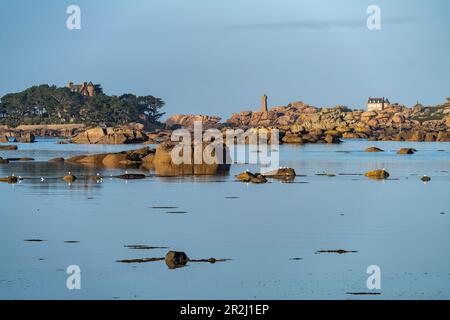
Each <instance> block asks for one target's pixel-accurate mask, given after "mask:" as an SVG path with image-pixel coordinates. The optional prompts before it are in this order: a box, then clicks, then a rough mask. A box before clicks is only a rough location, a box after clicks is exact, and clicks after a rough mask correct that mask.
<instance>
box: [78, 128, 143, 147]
mask: <svg viewBox="0 0 450 320" xmlns="http://www.w3.org/2000/svg"><path fill="white" fill-rule="evenodd" d="M148 140H149V137H148V136H147V134H146V133H145V132H144V131H142V130H137V129H134V128H129V127H117V128H100V127H97V128H92V129H88V130H86V131H84V132H81V133H79V134H77V135H75V136H73V137H72V138H71V140H70V141H71V142H72V143H76V144H130V143H143V142H146V141H148Z"/></svg>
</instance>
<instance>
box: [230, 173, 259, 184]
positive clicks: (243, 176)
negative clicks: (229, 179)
mask: <svg viewBox="0 0 450 320" xmlns="http://www.w3.org/2000/svg"><path fill="white" fill-rule="evenodd" d="M235 177H236V180H238V181H242V182H250V180H252V179H253V178H255V175H254V174H253V173H251V172H250V171H245V172H242V173H240V174H238V175H236V176H235Z"/></svg>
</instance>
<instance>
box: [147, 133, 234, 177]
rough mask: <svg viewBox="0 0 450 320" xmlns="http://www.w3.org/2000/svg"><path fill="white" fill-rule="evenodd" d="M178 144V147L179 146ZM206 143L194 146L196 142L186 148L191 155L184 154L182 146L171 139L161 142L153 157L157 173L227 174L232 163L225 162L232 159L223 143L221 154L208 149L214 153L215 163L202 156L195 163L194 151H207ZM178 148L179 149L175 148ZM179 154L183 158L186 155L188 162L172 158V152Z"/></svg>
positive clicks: (178, 174)
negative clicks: (206, 160) (205, 159)
mask: <svg viewBox="0 0 450 320" xmlns="http://www.w3.org/2000/svg"><path fill="white" fill-rule="evenodd" d="M177 146H178V147H177ZM206 147H207V145H206V144H200V145H198V144H197V147H196V148H194V144H191V145H190V146H188V147H187V148H186V149H187V150H190V151H189V152H190V155H189V154H187V155H184V150H182V149H181V148H180V145H178V143H174V142H171V141H168V142H164V143H161V144H160V145H159V146H158V147H157V149H156V153H155V156H154V158H153V166H154V168H155V171H156V174H157V175H160V176H183V175H215V174H226V173H228V172H229V170H230V164H227V163H224V162H226V161H227V159H230V154H229V150H228V148H227V147H226V146H225V145H223V146H222V152H221V154H216V152H215V150H212V149H210V150H209V151H211V152H208V150H206V152H207V153H210V154H211V155H212V158H213V159H212V160H214V161H213V163H211V164H208V163H206V162H205V161H204V160H203V158H202V157H200V161H197V162H198V163H194V152H196V151H197V152H199V153H200V152H205V148H206ZM175 148H177V149H175ZM177 151H179V152H178V154H177V156H178V157H180V159H181V158H183V156H185V158H186V162H187V163H185V162H182V161H174V159H172V152H173V153H174V154H175V153H177Z"/></svg>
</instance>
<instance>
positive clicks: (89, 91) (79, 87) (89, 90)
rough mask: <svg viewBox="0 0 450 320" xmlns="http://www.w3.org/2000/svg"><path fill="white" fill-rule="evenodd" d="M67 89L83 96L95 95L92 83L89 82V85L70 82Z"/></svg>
mask: <svg viewBox="0 0 450 320" xmlns="http://www.w3.org/2000/svg"><path fill="white" fill-rule="evenodd" d="M67 87H68V88H69V89H70V91H72V92H78V93H81V94H82V95H83V96H87V97H93V96H94V95H95V86H94V84H93V83H92V81H89V83H87V82H84V83H83V84H74V83H73V82H72V81H70V82H69V84H68V85H67Z"/></svg>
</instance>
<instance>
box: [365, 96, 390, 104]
mask: <svg viewBox="0 0 450 320" xmlns="http://www.w3.org/2000/svg"><path fill="white" fill-rule="evenodd" d="M367 102H368V103H383V102H385V103H390V102H389V99H388V98H384V97H383V98H370V97H369V99H368V100H367Z"/></svg>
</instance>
